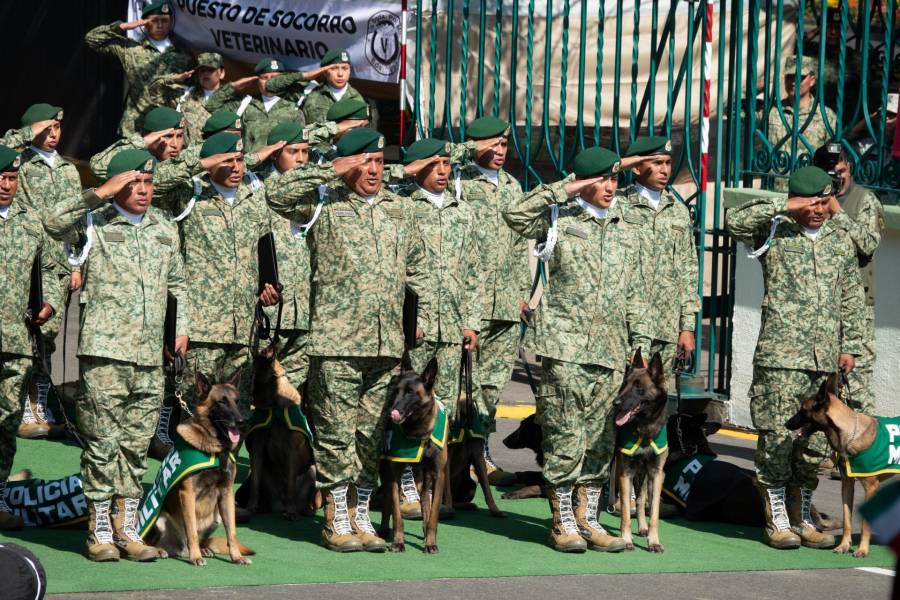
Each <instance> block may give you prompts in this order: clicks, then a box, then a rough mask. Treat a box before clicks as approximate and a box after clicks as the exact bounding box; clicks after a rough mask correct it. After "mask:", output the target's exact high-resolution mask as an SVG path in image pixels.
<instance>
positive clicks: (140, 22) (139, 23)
mask: <svg viewBox="0 0 900 600" xmlns="http://www.w3.org/2000/svg"><path fill="white" fill-rule="evenodd" d="M149 24H150V19H136V20H134V21H129V22H127V23H122V24H121V25H119V29H121V30H122V31H130V30H132V29H137V28H138V27H145V26H147V25H149Z"/></svg>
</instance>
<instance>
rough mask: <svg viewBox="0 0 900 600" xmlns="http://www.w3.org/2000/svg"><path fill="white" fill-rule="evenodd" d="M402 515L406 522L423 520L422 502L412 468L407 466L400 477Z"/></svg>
mask: <svg viewBox="0 0 900 600" xmlns="http://www.w3.org/2000/svg"><path fill="white" fill-rule="evenodd" d="M400 514H401V515H402V516H403V519H404V520H405V521H421V520H422V502H421V500H420V498H419V489H418V488H417V487H416V476H415V474H414V473H413V470H412V467H411V466H410V465H406V467H404V469H403V475H402V476H401V477H400Z"/></svg>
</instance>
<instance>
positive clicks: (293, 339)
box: [278, 329, 309, 394]
mask: <svg viewBox="0 0 900 600" xmlns="http://www.w3.org/2000/svg"><path fill="white" fill-rule="evenodd" d="M278 336H279V337H278V362H279V363H281V367H282V368H283V369H284V372H285V375H286V376H287V378H288V381H290V382H291V385H293V386H294V387H295V388H297V390H298V391H300V393H301V394H302V393H303V385H304V384H305V383H306V378H307V377H308V376H309V356H308V355H307V354H306V343H307V341H308V340H309V332H308V331H303V330H299V329H291V330H287V331H282V332H280V333H279V334H278Z"/></svg>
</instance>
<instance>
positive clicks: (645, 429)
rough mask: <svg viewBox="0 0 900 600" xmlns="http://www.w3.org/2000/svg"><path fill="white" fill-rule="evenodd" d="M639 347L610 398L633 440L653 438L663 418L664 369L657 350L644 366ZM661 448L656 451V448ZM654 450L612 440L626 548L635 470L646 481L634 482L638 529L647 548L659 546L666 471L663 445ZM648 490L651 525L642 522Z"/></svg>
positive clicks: (629, 545)
mask: <svg viewBox="0 0 900 600" xmlns="http://www.w3.org/2000/svg"><path fill="white" fill-rule="evenodd" d="M643 364H644V361H643V358H642V357H641V352H640V350H638V351H637V352H636V353H635V356H634V358H633V360H632V363H631V368H630V369H629V370H628V373H627V374H626V375H625V381H624V382H623V383H622V387H621V389H620V390H619V394H618V396H617V397H616V399H615V400H614V401H613V406H614V408H615V423H616V426H617V427H618V428H619V429H620V431H621V428H623V427H626V426H628V425H629V424H631V426H633V427H634V430H635V434H636V435H637V440H638V442H640V440H644V441H648V440H654V439H655V438H657V437H658V436H659V435H660V432H661V431H662V428H663V426H664V425H665V424H666V403H667V401H668V395H667V393H666V374H665V373H664V371H663V365H662V358H661V357H660V355H659V353H658V352H657V353H656V354H654V355H653V357H652V358H651V359H650V364H649V366H648V367H644V366H643ZM660 450H661V451H660ZM660 450H655V449H654V447H653V446H652V445H637V446H635V448H633V449H632V450H631V451H629V453H628V454H625V453H624V452H623V448H620V444H619V443H618V441H617V443H616V466H615V468H616V474H617V476H618V484H619V499H620V502H621V517H622V527H621V535H622V539H624V540H625V549H626V550H634V542H633V541H632V537H631V486H632V481H633V480H634V478H635V476H637V477H638V479H645V480H646V486H644V485H641V486H640V487H639V490H640V492H639V494H638V498H637V509H638V510H637V519H638V530H639V532H638V535H640V536H644V535H646V536H647V544H648V549H649V550H650V552H663V550H664V548H663V545H662V544H660V542H659V504H660V500H661V495H662V485H663V479H664V476H665V471H664V470H663V467H664V466H665V464H666V456H667V455H668V453H669V451H668V445H666V446H665V449H660ZM648 494H649V496H650V527H649V529H648V527H647V518H646V514H645V507H646V500H647V495H648Z"/></svg>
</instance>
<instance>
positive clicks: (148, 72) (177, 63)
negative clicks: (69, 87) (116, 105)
mask: <svg viewBox="0 0 900 600" xmlns="http://www.w3.org/2000/svg"><path fill="white" fill-rule="evenodd" d="M138 27H145V28H146V30H145V31H146V34H147V37H146V38H145V39H144V41H142V42H136V41H134V40H132V39H130V38H129V37H128V36H127V35H126V32H127V31H130V30H132V29H137V28H138ZM171 30H172V17H171V7H170V6H169V3H168V1H167V0H163V1H158V2H152V3H150V4H148V5H147V6H145V7H144V10H143V11H142V12H141V18H140V19H138V20H136V21H131V22H129V23H123V22H121V21H116V22H115V23H110V24H109V25H100V26H99V27H95V28H94V29H91V30H90V31H89V32H87V35H85V36H84V42H85V44H87V47H88V48H90V49H91V50H93V51H95V52H99V53H100V54H105V55H107V56H111V57H113V58H115V59H116V60H118V61H119V63H120V64H121V65H122V70H123V71H124V73H125V83H126V84H127V94H126V96H125V110H124V112H123V113H122V122H121V123H120V125H119V134H120V135H121V136H122V137H129V136H130V135H131V134H133V133H135V132H138V131H140V127H139V126H140V122H139V119H140V117H141V115H142V114H143V113H144V112H145V111H146V110H147V109H148V108H149V107H150V106H152V104H153V102H152V100H151V98H150V95H149V94H148V93H147V86H148V85H149V84H150V83H151V82H152V81H154V80H155V79H157V78H158V77H162V76H164V75H167V74H171V73H184V72H185V71H188V70H190V69H192V68H193V66H194V57H193V55H192V54H191V53H190V52H189V51H188V50H187V49H185V48H182V47H181V46H178V45H177V44H176V43H175V42H173V41H172V40H171V39H169V34H170V33H171Z"/></svg>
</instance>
